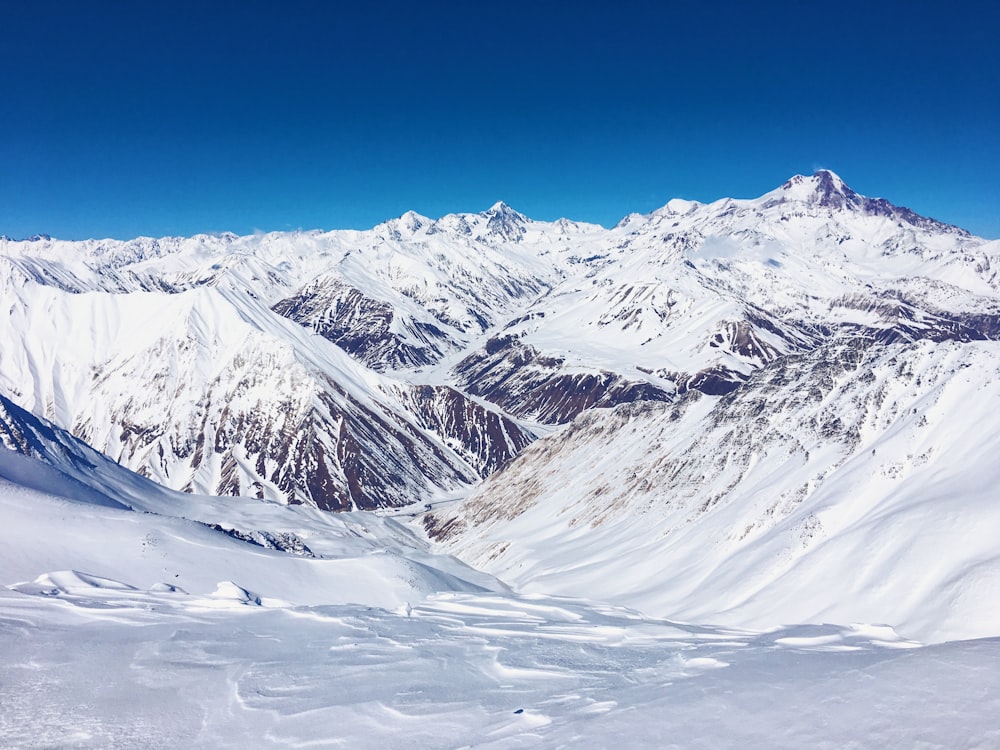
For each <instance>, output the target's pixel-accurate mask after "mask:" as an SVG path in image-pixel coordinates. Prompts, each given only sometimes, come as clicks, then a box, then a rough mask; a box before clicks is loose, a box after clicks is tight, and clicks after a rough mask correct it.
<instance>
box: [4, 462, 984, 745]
mask: <svg viewBox="0 0 1000 750" xmlns="http://www.w3.org/2000/svg"><path fill="white" fill-rule="evenodd" d="M3 458H4V461H3V462H0V469H2V472H0V473H2V474H3V475H4V476H7V477H10V476H12V475H15V474H16V473H17V470H18V469H19V468H20V469H23V468H24V462H26V461H29V459H24V458H23V457H20V456H14V455H13V454H11V453H9V452H6V451H4V452H3ZM36 476H37V477H39V478H37V479H36V481H35V485H36V487H35V488H34V489H29V488H26V487H24V486H22V485H20V484H17V483H14V482H11V481H8V480H0V527H2V528H3V529H4V530H5V531H4V534H5V539H4V544H3V545H2V547H0V570H2V571H3V578H4V580H3V583H4V584H5V587H4V588H2V589H0V745H2V746H3V747H88V748H106V747H114V748H149V747H206V748H208V747H211V748H217V747H305V746H310V747H337V746H343V747H351V748H359V747H361V748H369V747H370V748H393V747H399V748H404V747H405V748H413V747H417V748H423V747H427V748H459V747H493V748H510V747H514V748H517V747H611V746H614V745H619V744H621V743H622V742H624V743H625V744H626V746H628V747H656V748H670V747H678V748H701V747H704V748H715V747H776V748H780V747H787V748H801V747H818V748H822V747H829V748H842V747H926V748H930V747H942V748H958V747H962V748H965V747H968V748H973V747H981V748H992V747H997V746H998V745H1000V718H998V717H1000V690H998V688H1000V677H998V675H1000V639H987V640H979V641H964V642H954V643H945V644H938V645H933V646H921V645H920V644H917V643H914V642H912V641H907V640H904V639H902V638H900V637H899V636H898V635H897V634H896V633H895V632H894V631H893V630H892V629H891V628H889V627H884V626H872V625H846V626H839V625H817V626H800V627H795V628H789V629H782V630H778V631H773V632H767V633H753V632H748V631H738V630H724V629H718V628H712V627H702V626H694V625H684V624H679V623H673V622H669V621H666V620H657V619H650V618H646V617H643V616H642V615H640V614H638V613H636V612H634V611H631V610H627V609H624V608H620V607H611V606H607V605H601V604H598V603H593V602H586V601H582V600H574V599H566V598H553V597H547V596H542V595H537V596H535V595H532V596H518V595H515V594H512V593H510V592H509V591H508V590H507V589H506V587H505V586H503V585H502V584H500V583H499V582H497V581H496V580H495V579H490V578H488V577H486V576H484V575H482V574H479V573H477V572H475V571H473V570H471V569H469V568H466V567H465V566H463V565H462V564H461V563H458V562H456V561H455V560H453V559H452V558H448V557H443V556H434V555H430V554H428V553H427V552H426V550H425V549H424V546H423V545H422V544H421V543H420V542H418V541H417V540H416V539H415V538H414V537H412V536H411V535H410V534H409V532H408V531H407V530H406V529H405V528H404V527H403V526H401V525H399V524H397V523H396V522H394V521H392V520H390V519H383V518H378V517H376V516H373V515H370V514H340V515H336V516H334V515H331V514H324V513H320V512H317V511H315V510H310V509H306V508H302V507H285V506H278V505H274V504H269V503H264V502H258V501H253V500H246V501H241V500H232V499H229V500H226V501H223V500H213V499H212V498H191V499H190V502H185V500H184V497H183V496H181V495H172V494H170V493H163V495H162V496H159V497H158V496H152V497H150V498H148V500H147V504H148V506H149V507H148V508H147V509H146V511H145V512H142V511H129V510H124V509H121V508H116V507H108V506H107V505H106V504H103V503H102V502H101V501H100V499H99V498H87V497H84V498H83V499H79V500H71V499H67V498H66V497H57V496H55V495H53V494H50V493H48V492H45V491H43V488H42V487H39V486H38V485H42V484H45V483H46V482H48V483H50V484H52V486H53V487H52V488H53V490H54V491H57V492H61V491H64V490H65V489H66V488H65V487H64V486H62V485H60V484H59V483H57V482H55V481H54V480H53V479H52V477H49V476H47V475H45V474H44V472H43V473H40V474H38V475H36ZM135 486H136V487H137V488H140V487H141V486H143V485H142V483H141V482H139V481H138V479H136V481H135ZM67 494H68V493H67ZM129 499H130V500H133V501H134V500H135V499H136V497H135V495H134V493H133V496H132V497H130V498H129ZM140 499H141V498H140ZM170 503H174V504H173V505H172V506H170ZM154 509H158V510H159V511H161V512H153V510H154ZM171 510H172V511H173V512H175V513H177V514H178V516H181V515H184V514H188V513H194V512H195V511H196V510H197V512H198V513H199V514H200V522H199V521H195V520H186V519H183V518H180V517H174V516H171V515H169V514H168V512H169V511H171ZM211 517H214V518H215V519H216V520H217V521H219V522H220V525H221V526H223V527H227V528H229V527H233V528H242V529H244V530H249V529H255V528H256V529H262V528H263V529H269V530H271V531H276V532H277V531H283V532H286V533H294V534H295V535H296V536H297V537H298V538H299V539H301V540H302V541H304V542H306V543H307V544H308V545H312V547H310V549H311V550H312V552H313V555H314V556H313V557H303V556H301V555H294V554H290V553H287V552H281V551H276V550H266V549H263V548H262V547H260V546H257V545H253V544H249V543H247V542H244V541H240V540H237V539H233V538H232V537H231V536H229V535H226V534H224V533H222V532H220V531H218V530H215V529H213V528H211V527H210V526H207V525H206V523H207V522H208V521H209V520H211ZM36 527H37V528H36ZM42 528H44V529H45V531H44V533H43V532H42V531H41V529H42ZM71 561H75V562H71ZM69 564H73V565H76V566H78V567H77V568H76V569H75V570H74V569H66V568H64V567H60V566H65V565H69ZM29 571H30V572H29Z"/></svg>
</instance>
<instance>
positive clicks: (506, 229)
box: [482, 201, 530, 242]
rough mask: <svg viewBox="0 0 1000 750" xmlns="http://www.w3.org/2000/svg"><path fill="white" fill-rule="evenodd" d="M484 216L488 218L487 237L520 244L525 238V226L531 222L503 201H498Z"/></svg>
mask: <svg viewBox="0 0 1000 750" xmlns="http://www.w3.org/2000/svg"><path fill="white" fill-rule="evenodd" d="M482 215H483V216H484V217H486V218H487V222H486V236H488V237H494V238H499V239H501V240H505V241H507V242H520V241H521V238H522V237H523V236H524V232H525V225H526V224H527V223H528V222H529V221H530V219H529V218H528V217H527V216H525V215H524V214H522V213H519V212H517V211H515V210H514V209H513V208H511V207H510V206H508V205H507V204H506V203H504V202H503V201H497V202H496V203H494V204H493V205H492V206H490V208H489V210H488V211H485V212H484V213H483V214H482Z"/></svg>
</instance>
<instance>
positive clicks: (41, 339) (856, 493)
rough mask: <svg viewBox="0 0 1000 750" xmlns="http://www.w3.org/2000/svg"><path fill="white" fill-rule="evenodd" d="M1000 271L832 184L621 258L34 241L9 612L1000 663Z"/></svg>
mask: <svg viewBox="0 0 1000 750" xmlns="http://www.w3.org/2000/svg"><path fill="white" fill-rule="evenodd" d="M998 272H1000V241H988V240H984V239H982V238H978V237H974V236H972V235H970V234H968V233H967V232H965V231H964V230H961V229H959V228H957V227H953V226H949V225H946V224H942V223H940V222H937V221H934V220H932V219H928V218H925V217H922V216H919V215H917V214H915V213H914V212H912V211H910V210H908V209H905V208H901V207H897V206H895V205H893V204H892V203H890V202H889V201H887V200H885V199H881V198H877V199H873V198H868V197H865V196H862V195H859V194H858V193H856V192H854V191H853V190H851V189H850V188H849V187H848V186H847V185H846V184H845V183H844V182H843V181H842V180H841V179H840V178H839V177H838V176H836V175H835V174H833V173H832V172H829V171H820V172H817V173H816V174H814V175H812V176H808V177H806V176H796V177H793V178H791V179H790V180H788V181H787V182H786V183H784V184H783V185H781V186H779V187H778V188H776V189H775V190H773V191H771V192H769V193H767V194H765V195H763V196H761V197H759V198H755V199H748V200H735V199H728V198H727V199H723V200H719V201H716V202H714V203H710V204H701V203H696V202H693V201H684V200H673V201H670V202H669V203H668V204H667V205H666V206H664V207H663V208H661V209H658V210H656V211H654V212H652V213H650V214H648V215H638V214H636V215H630V216H627V217H625V218H624V219H623V220H622V221H621V222H619V224H617V225H616V226H614V227H612V228H610V229H605V228H603V227H600V226H596V225H589V224H582V223H577V222H572V221H569V220H565V219H562V220H559V221H556V222H542V221H534V220H531V219H529V218H528V217H526V216H523V215H522V214H520V213H518V212H517V211H515V210H513V209H512V208H510V207H509V206H507V205H505V204H503V203H497V204H496V205H494V206H493V207H491V208H490V209H488V210H487V211H484V212H482V213H478V214H454V215H449V216H445V217H443V218H440V219H436V220H435V219H430V218H427V217H424V216H420V215H417V214H415V213H412V212H409V213H407V214H404V215H403V216H401V217H399V218H398V219H393V220H391V221H388V222H386V223H384V224H381V225H379V226H377V227H375V228H373V229H371V230H369V231H333V232H319V231H316V232H293V233H272V234H258V235H253V236H246V237H238V236H235V235H231V234H224V235H212V236H208V235H201V236H196V237H193V238H180V237H175V238H160V239H151V238H139V239H135V240H130V241H114V240H89V241H86V242H66V241H60V240H54V239H51V238H49V237H45V236H39V237H34V238H31V239H30V240H24V241H14V240H10V239H8V238H3V239H0V290H2V300H3V303H4V306H5V308H6V309H7V315H6V316H5V318H4V321H3V323H2V324H0V443H2V444H3V446H4V448H5V449H6V450H3V451H0V499H2V500H3V501H4V502H3V508H4V510H3V513H4V523H5V524H7V525H8V527H9V528H18V529H21V530H22V533H21V534H20V536H19V541H18V542H17V543H16V544H13V545H12V546H11V545H8V546H9V554H8V555H7V556H6V559H5V562H4V565H5V570H6V571H7V572H6V574H5V578H4V579H3V580H2V581H0V583H3V584H4V585H5V586H13V587H14V588H13V589H12V590H11V591H13V592H14V593H7V594H4V595H3V596H4V601H6V602H7V603H8V604H9V605H10V606H14V605H13V604H10V603H11V602H13V601H14V599H11V597H14V596H15V594H16V595H23V596H29V597H31V596H36V595H45V596H53V597H56V598H60V597H61V598H63V599H65V600H67V601H70V600H71V601H74V602H77V603H80V602H83V601H87V602H89V601H91V600H92V598H93V597H94V596H96V597H98V599H100V601H101V602H102V603H101V605H100V606H102V607H103V606H118V604H114V603H113V602H112V600H114V601H118V600H117V599H115V597H118V598H122V597H124V598H125V599H128V601H129V602H132V604H135V603H136V602H139V603H140V604H141V606H143V607H151V608H153V609H156V608H157V607H166V606H167V605H166V604H164V602H166V601H167V600H166V599H164V598H163V597H165V596H167V594H171V592H180V593H178V596H185V597H189V599H184V600H183V601H185V602H187V604H184V607H188V605H190V607H194V610H192V611H195V610H198V608H199V607H205V606H211V607H215V606H222V605H220V604H219V603H220V602H223V603H225V602H228V603H229V604H233V603H234V602H235V603H236V604H239V605H240V606H243V605H254V606H257V605H262V606H273V607H276V608H280V607H290V608H295V607H321V606H323V605H326V604H330V605H333V604H336V605H337V606H347V605H349V604H364V605H367V606H376V607H382V608H386V609H387V610H391V611H394V612H395V611H397V610H398V611H399V612H405V616H407V617H408V616H409V615H410V612H411V605H413V604H416V603H417V602H420V601H425V600H427V598H428V597H433V596H436V595H441V596H447V597H452V598H451V599H448V601H449V602H452V603H453V604H454V602H456V601H458V600H459V599H461V597H469V599H468V601H466V600H465V599H461V602H464V603H457V604H454V606H452V604H447V605H444V604H440V605H434V606H436V607H438V609H435V610H434V612H435V614H434V615H433V617H439V616H440V617H441V618H443V620H442V622H446V621H448V618H450V617H468V616H470V615H469V613H487V614H488V616H490V617H492V616H493V615H492V614H489V613H494V614H495V613H496V612H500V611H503V612H515V611H516V613H518V614H516V616H514V615H512V616H513V617H514V619H515V620H516V619H517V618H518V617H521V615H522V614H523V612H524V611H526V610H531V611H532V612H534V611H535V610H533V609H532V607H535V606H536V605H534V604H532V605H529V604H528V603H527V602H528V599H530V600H531V601H534V602H538V601H541V600H542V598H544V597H546V596H550V595H558V596H561V597H573V598H574V602H576V603H572V604H571V603H568V602H569V600H562V599H560V600H557V601H558V602H562V604H552V603H548V604H545V605H544V607H542V605H537V606H539V607H542V609H544V614H540V615H535V614H532V615H530V616H528V615H525V617H527V621H529V622H534V621H536V620H537V621H543V620H545V618H547V617H555V618H557V619H559V618H564V619H566V621H570V620H572V621H577V620H579V621H581V622H586V621H593V622H597V621H601V622H604V620H602V619H601V618H603V617H605V615H607V613H608V612H609V611H610V610H602V609H600V607H602V606H604V605H594V604H592V603H586V602H584V600H587V601H589V602H593V601H597V602H609V603H612V604H613V605H614V606H618V607H620V606H627V607H630V608H633V609H632V610H627V612H634V611H641V612H642V613H644V615H643V616H642V617H645V616H648V617H651V618H654V620H655V622H656V623H658V624H655V625H654V624H651V623H653V622H654V620H643V622H645V623H646V625H644V627H649V628H653V629H654V630H655V629H656V628H660V627H661V626H662V627H668V626H666V625H664V624H663V623H664V620H663V618H670V619H671V620H674V619H679V620H684V621H688V622H699V623H713V624H714V625H715V626H723V627H725V628H727V629H728V630H725V631H715V630H712V631H711V634H709V631H707V630H706V631H704V632H703V633H702V634H701V635H699V636H695V635H694V631H690V632H686V635H685V637H687V638H689V639H694V640H698V638H701V637H702V636H704V637H705V638H707V639H708V640H711V639H713V638H730V639H737V638H738V636H737V635H736V634H735V633H736V631H735V630H733V629H734V628H738V629H752V630H754V631H764V630H767V629H770V628H775V627H778V626H782V625H796V626H798V625H801V624H803V623H812V624H822V623H830V622H835V623H840V624H841V625H849V624H851V623H867V624H869V625H870V624H879V625H880V627H881V624H887V625H888V626H891V627H892V628H895V631H896V632H894V631H891V630H889V629H888V628H886V629H885V630H884V631H878V632H879V633H880V635H879V636H878V637H877V638H874V640H873V641H872V642H875V641H878V643H879V644H882V645H885V644H890V643H891V644H896V645H895V646H892V647H896V646H899V645H900V644H902V645H915V644H913V643H910V642H909V641H907V640H906V639H916V640H917V641H921V642H941V641H948V640H954V639H967V638H983V637H990V636H998V635H1000V604H997V602H1000V548H998V547H997V546H996V542H995V539H996V536H997V531H998V530H1000V503H998V502H997V501H998V500H1000V494H998V492H1000V491H998V490H997V487H1000V468H998V467H1000V464H998V463H997V462H996V460H995V456H996V455H997V453H998V451H1000V437H998V436H1000V429H998V428H1000V423H998V421H997V419H996V418H995V417H994V416H993V415H994V413H996V412H997V409H996V408H994V407H996V406H997V405H1000V390H998V388H1000V386H998V383H1000V341H998V340H1000V276H998ZM373 510H375V511H378V514H377V515H376V514H372V513H368V512H364V511H373ZM324 511H362V512H349V513H325V512H324ZM67 519H68V520H67ZM411 519H412V520H411ZM407 522H408V523H409V525H407ZM103 529H113V531H107V532H105V531H104V530H103ZM424 534H426V535H427V536H429V537H430V539H431V540H433V541H432V542H430V543H428V542H427V540H426V538H422V537H423V535H424ZM91 540H101V541H100V542H99V543H98V544H94V543H92V541H91ZM151 540H152V541H151ZM191 550H196V552H194V553H192V552H191ZM154 553H155V554H154ZM456 558H458V559H456ZM459 560H461V561H463V562H459ZM140 578H141V579H142V580H137V579H140ZM8 579H9V580H8ZM508 586H511V587H513V589H514V591H516V592H518V593H517V594H515V593H512V592H511V589H510V588H508ZM122 587H124V588H122ZM95 592H96V593H95ZM109 592H110V593H109ZM122 592H126V593H122ZM171 595H172V594H171ZM88 597H90V598H88ZM102 597H103V598H102ZM107 597H111V598H110V599H107ZM455 597H458V598H459V599H455ZM518 597H521V598H518ZM524 597H528V599H525V598H524ZM532 597H534V599H532ZM105 599H107V601H105ZM17 601H20V600H17ZM170 601H171V602H174V601H181V599H177V600H173V599H171V600H170ZM546 601H548V600H546ZM581 602H583V603H581ZM83 606H90V605H89V604H84V605H83ZM95 606H96V605H95ZM122 606H124V605H122ZM129 606H132V605H131V604H130V605H129ZM137 606H139V605H137ZM173 606H174V605H173V604H171V605H170V607H173ZM226 606H228V605H226ZM234 606H235V605H234ZM428 606H430V605H428ZM564 606H565V607H566V608H568V609H565V610H564V609H562V608H563V607H564ZM594 607H596V609H595V608H594ZM574 608H576V609H574ZM168 609H169V608H168ZM432 609H433V607H432ZM170 611H173V609H170ZM185 611H187V610H186V609H185ZM199 611H200V610H199ZM428 611H429V610H428ZM599 612H600V613H604V614H598V613H599ZM615 612H616V614H614V615H613V618H612V619H613V620H614V623H613V624H607V623H606V627H609V628H618V627H619V626H620V625H621V620H620V619H614V618H625V619H628V618H629V617H632V616H633V615H632V614H624V613H625V612H626V610H615ZM425 614H426V613H425ZM171 616H173V615H171ZM185 616H186V615H185ZM310 616H312V615H310ZM401 616H402V615H401ZM427 616H429V617H430V616H431V615H427ZM484 616H486V615H484ZM497 616H501V615H497ZM502 616H503V617H507V614H504V615H502ZM608 616H609V617H610V616H611V615H608ZM634 616H635V617H637V618H639V617H641V616H640V615H638V614H636V615H634ZM351 617H362V618H367V617H370V615H363V614H357V613H354V614H352V615H351ZM656 618H660V619H656ZM394 622H395V621H394ZM608 622H611V621H608ZM869 625H865V626H864V627H863V628H862V629H861V630H860V631H858V632H861V633H865V634H870V633H872V632H875V631H871V630H867V629H865V628H868V627H869ZM522 626H523V622H521V621H520V620H518V621H517V623H516V624H511V625H510V627H511V628H513V630H515V631H516V630H518V629H519V628H521V627H522ZM372 627H375V626H374V625H372ZM392 627H394V628H397V627H399V624H398V623H396V624H395V625H393V626H392ZM505 627H506V626H505ZM669 627H671V628H672V627H675V626H674V625H672V624H671V625H670V626H669ZM858 627H861V626H858ZM264 629H265V630H266V629H267V628H264ZM472 630H473V631H474V630H475V629H474V628H473V629H472ZM463 632H464V631H463ZM469 632H470V633H471V632H472V631H469ZM476 632H478V631H476ZM560 632H561V631H560ZM581 632H582V631H581ZM602 632H603V631H602ZM608 632H610V631H608ZM616 632H617V631H616ZM650 632H652V631H650ZM656 632H660V631H659V630H657V631H656ZM664 632H666V631H664ZM845 632H847V631H843V630H838V631H836V633H838V635H833V636H831V635H829V633H827V634H826V635H821V636H817V638H819V640H815V641H814V640H809V639H808V638H806V639H804V640H801V639H800V640H796V638H798V637H799V636H798V635H795V636H792V635H788V638H789V643H791V642H793V641H795V642H796V643H799V642H801V643H806V642H808V644H810V647H812V646H817V645H822V644H824V643H833V642H834V641H836V643H838V644H842V643H846V642H847V641H850V643H854V642H855V641H853V640H851V639H852V638H854V636H853V635H852V636H850V637H847V636H844V635H843V633H845ZM852 632H854V631H852ZM466 635H469V633H466ZM435 637H436V636H435ZM463 637H464V636H463ZM470 637H478V636H470ZM504 637H505V638H506V636H504ZM568 637H569V638H570V640H572V639H573V638H578V637H580V633H578V632H576V631H574V634H572V635H571V636H568ZM658 637H659V636H656V637H655V638H654V640H656V638H658ZM671 637H673V636H671ZM739 637H742V636H739ZM827 638H828V639H832V640H823V639H827ZM845 638H846V641H845ZM504 643H505V644H507V642H506V641H504ZM865 643H866V644H868V641H865ZM869 645H870V644H869ZM869 645H865V646H864V648H868V647H869ZM508 646H509V644H507V645H504V646H502V647H501V648H507V647H508ZM879 647H881V645H880V646H879ZM435 648H437V647H436V646H435ZM595 648H596V646H595ZM601 648H604V646H601ZM844 648H845V649H852V648H855V646H850V645H845V646H844ZM858 648H861V647H860V646H859V647H858ZM435 653H437V652H435ZM650 653H652V652H650ZM713 653H714V652H713ZM646 656H650V655H649V654H647V655H646ZM646 656H643V657H642V658H646ZM717 657H718V654H715V655H714V656H711V658H709V657H707V656H706V657H705V658H707V659H709V661H711V660H713V659H717ZM435 658H436V657H435ZM539 658H547V657H542V656H540V657H539ZM650 658H653V657H652V656H650ZM727 658H730V657H728V656H727ZM705 663H708V662H705ZM498 679H499V678H498ZM501 681H502V679H501ZM251 702H252V701H251ZM574 705H576V704H574ZM575 710H576V709H574V711H575ZM581 710H583V709H581ZM532 726H538V725H532ZM611 734H614V732H611V733H610V734H609V736H611ZM463 736H464V735H463ZM554 736H555V735H554ZM559 736H563V735H559ZM567 737H569V735H565V736H564V739H566V738H567ZM803 737H806V735H802V736H800V739H802V738H803ZM567 741H569V740H567Z"/></svg>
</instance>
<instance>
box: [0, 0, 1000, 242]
mask: <svg viewBox="0 0 1000 750" xmlns="http://www.w3.org/2000/svg"><path fill="white" fill-rule="evenodd" d="M998 35H1000V4H998V3H994V2H987V1H985V0H977V1H976V2H965V1H962V0H960V1H958V2H934V3H931V2H920V0H914V1H911V2H905V3H904V2H902V1H901V0H900V1H899V2H881V3H880V2H874V1H873V2H866V3H862V2H853V1H852V0H848V1H846V2H836V3H813V2H787V3H769V2H719V1H716V2H712V1H711V0H708V1H697V0H688V1H687V2H685V3H670V2H657V3H654V2H648V3H647V2H629V1H628V0H616V1H615V2H588V1H587V0H577V2H568V1H567V2H544V1H543V0H536V1H534V2H527V1H525V2H521V1H520V0H505V2H498V3H495V2H474V1H473V0H467V1H466V2H457V1H456V2H434V1H433V0H425V1H424V2H410V3H401V2H400V3H379V2H370V3H362V2H325V3H321V2H310V1H307V0H301V1H299V2H283V3H279V2H262V1H255V0H241V1H240V2H237V1H235V0H231V1H229V2H226V1H225V0H222V1H219V0H211V1H209V0H204V1H199V2H186V1H185V0H172V1H171V2H166V1H165V0H164V1H162V2H152V1H150V2H144V1H137V0H118V1H114V2H112V1H110V0H104V1H102V0H93V2H89V3H84V2H76V1H70V0H66V1H65V2H49V1H46V0H40V1H39V0H34V1H33V2H19V1H16V0H0V107H2V109H0V234H7V235H9V236H12V237H22V236H26V235H29V234H34V233H42V232H44V233H49V234H52V235H54V236H57V237H63V238H67V239H82V238H86V237H118V238H127V237H133V236H136V235H140V234H144V235H154V236H160V235H168V234H185V235H187V234H194V233H197V232H202V231H206V232H212V231H234V232H237V233H248V232H251V231H253V230H255V229H260V230H268V231H269V230H281V229H294V228H303V229H313V228H323V229H334V228H343V227H355V228H367V227H370V226H373V225H374V224H376V223H378V222H380V221H383V220H385V219H387V218H391V217H393V216H398V215H400V214H401V213H403V212H404V211H406V210H408V209H414V210H416V211H418V212H420V213H423V214H427V215H430V216H432V217H436V216H441V215H443V214H445V213H450V212H454V211H479V210H483V209H485V208H487V207H488V206H489V205H490V204H492V203H494V202H495V201H497V200H501V199H502V200H504V201H506V202H507V203H509V204H511V205H512V206H514V207H515V208H517V209H518V210H520V211H522V212H524V213H526V214H528V215H529V216H532V217H534V218H539V219H554V218H557V217H560V216H568V217H570V218H573V219H579V220H587V221H595V222H599V223H603V224H605V225H610V224H613V223H615V222H616V221H617V220H618V219H620V218H621V217H622V216H624V215H625V214H627V213H629V212H632V211H641V212H647V211H650V210H652V209H653V208H656V207H658V206H660V205H662V204H663V203H665V202H666V201H667V200H669V199H670V198H672V197H683V198H692V199H697V200H714V199H716V198H720V197H723V196H733V197H753V196H756V195H759V194H761V193H763V192H766V191H767V190H770V189H772V188H774V187H776V186H777V185H778V184H780V183H781V182H782V181H783V180H785V179H786V178H788V177H789V176H791V175H792V174H795V173H811V172H812V171H814V170H815V169H816V168H819V167H827V168H830V169H833V170H834V171H836V172H837V173H839V174H840V175H841V177H843V178H844V179H845V180H846V181H847V183H848V184H850V185H851V186H852V187H853V188H854V189H855V190H858V191H859V192H862V193H865V194H867V195H874V196H883V197H886V198H889V199H890V200H892V201H893V202H895V203H898V204H901V205H906V206H909V207H911V208H913V209H914V210H916V211H918V212H919V213H922V214H925V215H929V216H932V217H934V218H937V219H940V220H943V221H948V222H951V223H955V224H959V225H961V226H964V227H966V228H968V229H970V230H972V231H973V232H975V233H978V234H982V235H985V236H988V237H1000V41H998V39H1000V36H998Z"/></svg>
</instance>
